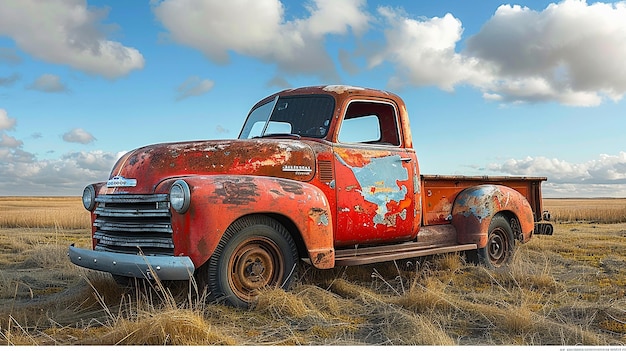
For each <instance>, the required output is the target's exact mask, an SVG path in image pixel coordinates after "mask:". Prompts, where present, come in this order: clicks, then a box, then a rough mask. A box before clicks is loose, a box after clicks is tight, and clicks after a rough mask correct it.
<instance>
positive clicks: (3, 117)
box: [0, 108, 17, 130]
mask: <svg viewBox="0 0 626 351" xmlns="http://www.w3.org/2000/svg"><path fill="white" fill-rule="evenodd" d="M16 123H17V120H16V119H15V118H11V117H9V115H8V114H7V111H6V110H4V109H1V108H0V130H11V129H13V128H14V127H15V124H16Z"/></svg>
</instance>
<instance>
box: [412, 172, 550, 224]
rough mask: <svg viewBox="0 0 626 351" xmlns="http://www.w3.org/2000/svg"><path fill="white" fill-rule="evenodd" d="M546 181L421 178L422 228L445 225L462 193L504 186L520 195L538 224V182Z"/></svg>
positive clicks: (450, 177) (539, 205)
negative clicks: (467, 190) (480, 188)
mask: <svg viewBox="0 0 626 351" xmlns="http://www.w3.org/2000/svg"><path fill="white" fill-rule="evenodd" d="M547 179H548V178H545V177H511V176H456V175H421V194H422V209H423V211H424V213H423V222H422V224H423V225H426V226H428V225H435V224H448V223H450V219H451V218H450V212H451V210H452V204H453V203H454V199H455V198H456V196H457V195H458V194H459V192H461V191H462V190H463V189H466V188H468V187H471V186H475V185H480V184H495V185H504V186H507V187H509V188H512V189H515V190H516V191H518V192H519V193H520V194H522V195H523V196H524V197H526V199H527V200H528V202H529V203H530V207H531V208H532V209H533V214H534V216H535V222H538V221H540V220H541V216H542V213H543V205H542V198H541V182H543V181H546V180H547Z"/></svg>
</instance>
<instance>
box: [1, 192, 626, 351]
mask: <svg viewBox="0 0 626 351" xmlns="http://www.w3.org/2000/svg"><path fill="white" fill-rule="evenodd" d="M544 207H545V208H546V209H548V210H549V211H550V212H551V213H552V215H553V219H554V223H555V234H554V235H552V236H535V237H534V238H533V239H532V240H531V241H530V242H529V243H528V244H525V245H519V246H518V250H517V252H516V255H515V258H514V264H513V267H512V268H511V269H510V270H509V271H505V272H494V271H489V270H486V269H484V268H483V267H479V266H474V265H471V264H467V263H465V261H464V258H463V256H462V255H458V254H454V255H440V256H436V257H430V258H427V259H423V260H416V261H398V262H389V263H384V264H376V265H367V266H361V267H347V268H346V267H344V268H337V269H332V270H327V271H318V270H314V269H311V268H310V267H307V266H305V265H303V266H302V268H301V269H300V270H299V272H298V278H297V282H296V284H295V287H294V288H293V289H292V290H291V291H289V292H284V291H282V290H280V289H270V290H268V291H266V292H264V293H263V294H261V296H260V298H259V302H258V303H257V304H256V305H255V306H253V307H252V308H251V309H249V310H238V309H233V308H230V307H226V306H222V305H219V304H212V303H209V304H207V303H205V299H204V296H203V295H202V294H201V293H197V292H196V289H195V286H194V285H193V284H186V283H183V284H178V285H169V286H167V287H163V286H156V287H153V288H150V287H148V288H142V289H137V290H133V289H123V288H120V287H118V286H117V285H115V283H114V282H113V280H112V278H111V277H110V276H109V275H107V274H103V273H97V272H92V271H88V270H84V269H82V268H79V267H76V266H74V265H72V264H71V263H70V262H69V260H68V259H67V256H66V252H67V246H68V245H69V244H71V243H74V244H76V245H77V246H80V247H89V245H90V229H89V221H88V213H87V211H85V210H84V209H83V208H82V204H81V202H80V198H78V197H71V198H11V197H0V344H4V345H84V344H86V345H114V344H122V345H143V344H149V345H159V344H161V345H578V346H580V345H626V224H625V223H626V218H625V217H624V212H626V200H624V199H546V200H544ZM407 263H411V265H407Z"/></svg>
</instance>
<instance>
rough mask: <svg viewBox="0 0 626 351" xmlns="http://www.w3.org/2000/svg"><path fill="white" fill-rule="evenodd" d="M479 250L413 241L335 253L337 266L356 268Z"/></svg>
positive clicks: (454, 245) (466, 245)
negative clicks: (362, 265)
mask: <svg viewBox="0 0 626 351" xmlns="http://www.w3.org/2000/svg"><path fill="white" fill-rule="evenodd" d="M477 248H478V246H477V245H476V244H464V245H456V244H453V245H449V244H448V245H445V244H433V245H424V243H418V242H414V241H413V242H408V243H402V244H394V245H381V246H370V247H364V248H360V249H359V248H356V249H339V250H336V251H335V266H356V265H361V264H370V263H378V262H386V261H393V260H402V259H406V258H413V257H420V256H430V255H437V254H443V253H448V252H459V251H467V250H476V249H477Z"/></svg>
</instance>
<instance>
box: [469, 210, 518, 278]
mask: <svg viewBox="0 0 626 351" xmlns="http://www.w3.org/2000/svg"><path fill="white" fill-rule="evenodd" d="M488 233H489V234H488V237H487V246H485V247H483V248H480V249H478V250H477V252H476V254H477V261H478V263H480V264H482V265H483V266H485V267H487V268H490V269H500V268H503V267H506V266H508V265H509V264H510V263H511V260H512V259H513V249H514V248H515V241H514V237H513V229H511V224H510V223H509V221H508V220H507V218H506V217H505V216H504V215H502V214H497V215H495V216H494V217H493V218H492V219H491V223H490V224H489V232H488Z"/></svg>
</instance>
